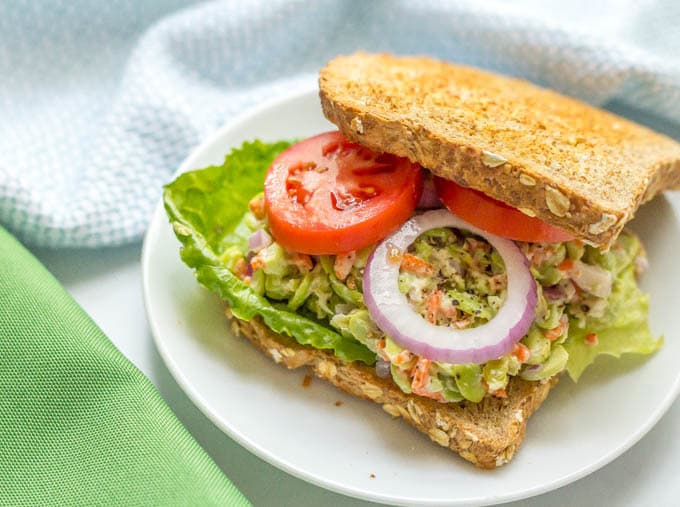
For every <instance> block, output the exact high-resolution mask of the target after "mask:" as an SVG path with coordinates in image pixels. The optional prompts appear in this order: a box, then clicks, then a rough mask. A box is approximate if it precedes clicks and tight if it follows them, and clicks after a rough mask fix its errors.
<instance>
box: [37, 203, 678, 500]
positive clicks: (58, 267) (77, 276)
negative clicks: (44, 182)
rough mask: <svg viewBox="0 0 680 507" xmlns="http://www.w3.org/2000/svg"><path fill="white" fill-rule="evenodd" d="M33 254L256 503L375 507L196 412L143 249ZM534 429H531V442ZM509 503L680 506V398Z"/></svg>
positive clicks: (138, 246) (41, 252)
mask: <svg viewBox="0 0 680 507" xmlns="http://www.w3.org/2000/svg"><path fill="white" fill-rule="evenodd" d="M676 202H677V201H676ZM33 251H34V253H35V254H36V255H37V256H38V258H39V259H40V260H42V261H43V263H44V264H45V265H46V266H47V268H48V269H49V270H50V271H51V272H52V273H53V274H54V275H55V276H56V277H57V278H58V279H59V280H60V281H61V282H62V284H63V285H64V286H65V287H66V289H67V290H68V291H69V292H70V293H71V294H72V295H73V297H74V298H75V299H76V300H77V301H78V302H79V303H80V304H81V306H82V307H83V308H84V309H85V311H86V312H88V313H89V314H90V315H91V316H92V318H93V319H94V321H95V322H96V323H97V324H98V325H99V326H100V327H101V328H102V329H103V330H104V332H105V333H106V334H107V335H108V336H109V337H110V338H111V340H112V341H113V342H114V343H115V344H116V346H117V347H118V348H119V349H120V350H121V351H122V352H123V353H124V354H125V355H126V356H127V357H128V358H129V359H130V360H131V361H132V362H133V363H134V364H135V365H137V367H139V368H140V369H141V370H142V371H143V372H144V373H145V374H146V375H147V376H148V377H149V378H150V379H151V381H152V382H153V383H154V384H155V385H156V386H157V388H158V390H159V391H160V393H161V395H162V396H163V397H164V398H165V400H166V401H167V403H168V404H169V405H170V407H171V408H172V410H173V411H174V412H175V414H176V415H177V417H178V418H179V419H180V420H181V421H182V423H183V424H184V425H185V426H186V427H187V428H188V429H189V431H190V432H191V433H192V434H193V435H194V437H195V438H196V440H198V442H199V443H200V444H201V445H202V446H203V447H204V448H205V449H206V451H207V452H208V454H210V455H211V456H212V457H213V459H214V460H215V461H216V462H217V464H218V465H219V466H220V467H221V468H222V470H224V472H225V473H226V474H227V476H229V477H230V478H231V479H232V480H233V481H234V483H235V484H236V486H238V487H239V488H240V490H241V491H242V492H243V493H244V494H245V495H246V497H248V498H249V499H250V500H251V501H252V502H253V504H255V505H256V506H260V505H276V506H285V505H295V506H322V505H334V506H335V505H337V506H359V505H371V504H369V503H367V502H362V501H359V500H355V499H351V498H348V497H344V496H342V495H338V494H336V493H331V492H329V491H325V490H323V489H321V488H319V487H316V486H313V485H311V484H307V483H306V482H304V481H302V480H300V479H297V478H295V477H292V476H290V475H288V474H287V473H285V472H282V471H280V470H278V469H277V468H275V467H273V466H271V465H269V464H268V463H266V462H264V461H262V460H261V459H259V458H258V457H256V456H254V455H252V454H250V453H249V452H248V451H246V450H245V449H243V448H242V447H241V446H240V445H238V444H237V443H235V442H234V441H232V440H231V439H230V438H229V437H228V436H226V435H225V434H224V433H222V432H221V431H220V430H219V429H218V428H216V427H215V426H214V425H213V424H212V423H211V422H210V421H209V420H208V419H207V418H206V417H205V416H203V414H202V413H201V412H199V410H198V409H197V408H196V407H194V405H193V404H192V403H191V401H190V400H189V399H188V398H187V397H186V395H185V394H184V393H183V392H182V390H181V389H180V388H179V386H178V385H177V383H176V382H175V381H174V379H173V378H172V376H171V375H170V373H169V371H168V369H167V368H166V367H165V365H164V364H163V361H162V359H161V358H160V356H159V354H158V352H157V351H156V348H155V346H154V343H153V339H152V337H151V334H150V331H149V327H148V323H147V320H146V316H145V313H144V305H143V300H142V281H141V267H140V261H139V258H140V253H141V245H140V244H137V245H131V246H127V247H121V248H113V249H103V250H55V251H50V250H40V249H37V250H36V249H34V250H33ZM678 363H679V364H680V358H678ZM651 388H653V387H651V386H650V389H651ZM584 420H587V415H584ZM593 423H596V422H595V421H594V422H593ZM530 431H531V425H530V426H529V438H530ZM507 505H512V506H518V505H526V506H532V507H538V506H589V505H598V506H647V505H650V506H651V505H653V506H658V507H665V506H669V507H670V506H678V505H680V401H676V402H675V403H674V405H673V406H672V407H671V409H670V411H669V412H668V413H667V414H666V415H665V416H664V417H663V419H662V420H661V421H660V422H659V424H658V425H656V426H655V427H654V429H653V430H652V431H651V432H650V433H649V434H648V435H647V436H646V437H644V438H643V439H642V440H641V441H640V442H639V443H638V444H637V445H635V446H634V447H633V448H632V449H631V450H629V451H628V452H626V453H625V454H624V455H623V456H621V457H620V458H618V459H617V460H615V461H614V462H613V463H611V464H610V465H608V466H606V467H604V468H603V469H601V470H599V471H597V472H595V473H593V474H592V475H590V476H588V477H586V478H584V479H581V480H579V481H577V482H575V483H573V484H571V485H568V486H565V487H563V488H561V489H559V490H556V491H554V492H551V493H546V494H544V495H541V496H538V497H534V498H533V499H530V500H525V501H522V502H515V503H511V504H507Z"/></svg>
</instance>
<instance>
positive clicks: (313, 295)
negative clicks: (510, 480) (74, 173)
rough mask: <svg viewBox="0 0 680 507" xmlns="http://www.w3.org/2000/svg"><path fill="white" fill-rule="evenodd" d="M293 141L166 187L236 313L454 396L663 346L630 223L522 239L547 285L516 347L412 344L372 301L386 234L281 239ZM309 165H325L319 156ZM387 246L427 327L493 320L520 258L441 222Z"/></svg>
mask: <svg viewBox="0 0 680 507" xmlns="http://www.w3.org/2000/svg"><path fill="white" fill-rule="evenodd" d="M286 147H288V144H287V143H276V144H264V143H260V142H255V143H245V144H244V145H243V147H241V148H240V149H236V150H234V151H233V152H232V153H231V154H230V155H229V156H228V157H227V159H226V161H225V164H224V165H223V166H213V167H210V168H207V169H204V170H201V171H193V172H191V173H186V174H184V175H181V176H179V177H178V178H177V179H176V180H175V181H174V182H173V183H171V184H170V185H168V186H167V187H166V193H165V205H166V210H167V211H168V214H169V216H170V218H171V221H172V222H173V225H174V229H175V233H176V234H177V236H178V237H179V238H180V240H182V242H183V244H184V247H183V250H182V258H183V260H184V261H185V262H186V263H187V264H189V265H190V266H191V267H193V268H195V269H196V271H197V277H198V279H199V281H200V282H201V283H202V284H203V285H205V286H206V287H208V288H209V289H211V290H213V291H215V292H217V293H218V294H219V295H220V296H221V297H223V298H224V299H226V300H227V302H228V303H229V305H230V307H231V310H232V312H233V313H234V315H235V316H236V317H238V318H243V319H246V320H249V319H250V318H253V317H256V316H258V317H260V318H262V319H263V320H264V321H265V323H266V324H267V325H268V326H269V327H270V328H272V329H273V330H275V331H277V332H282V333H284V334H288V335H290V336H292V337H294V338H295V339H296V340H297V341H298V342H300V343H302V344H305V345H309V346H312V347H315V348H323V349H329V350H331V351H332V352H333V353H335V354H336V355H338V356H339V357H341V358H343V359H345V360H348V361H354V360H359V361H363V362H365V363H367V364H374V365H375V368H376V373H377V375H378V376H380V377H382V378H390V377H391V378H392V379H393V381H394V382H395V384H396V385H398V386H399V388H400V389H401V390H402V391H404V392H406V393H414V394H416V395H420V396H424V397H427V398H432V399H434V400H437V401H439V402H442V403H447V402H461V401H464V400H467V401H470V402H479V401H481V400H482V399H483V398H484V397H485V396H495V397H499V398H503V397H505V396H506V391H505V389H506V386H507V384H508V381H509V379H510V378H511V377H513V376H519V377H521V378H523V379H525V380H531V381H545V380H546V379H549V378H550V377H552V376H554V375H557V374H559V373H561V372H562V371H567V372H568V374H569V375H570V376H571V378H572V379H574V380H577V379H578V378H579V376H580V375H581V373H582V372H583V370H584V369H585V368H586V367H587V366H588V365H589V364H591V363H592V362H593V361H594V359H595V357H596V356H597V355H599V354H610V355H614V356H619V355H620V354H622V353H624V352H637V353H651V352H653V351H654V350H656V349H657V348H658V347H659V346H660V345H661V340H660V339H657V338H655V337H653V336H652V335H651V333H650V331H649V328H648V325H647V307H648V296H647V295H645V294H643V293H642V292H641V291H640V289H639V288H638V285H637V282H636V277H637V276H638V275H639V274H640V273H641V272H642V271H643V270H644V268H645V266H646V259H645V254H644V251H643V249H642V247H641V244H640V241H639V240H638V239H637V237H636V236H634V235H633V234H631V233H629V232H625V231H624V232H623V233H622V234H621V235H620V236H619V238H618V239H617V240H616V241H615V242H614V243H613V245H612V246H611V248H610V249H609V250H608V251H606V252H604V251H600V250H599V249H597V248H595V247H592V246H588V245H585V244H584V243H583V242H581V241H580V240H578V239H572V240H569V241H562V242H557V243H546V242H521V241H514V242H511V245H512V248H515V249H518V251H519V252H521V257H522V259H523V261H524V262H525V265H526V269H528V272H529V273H530V276H531V278H532V279H533V282H532V286H533V284H534V283H535V298H536V299H535V301H536V303H535V305H533V309H532V314H531V315H532V320H531V321H530V322H527V324H526V326H525V327H526V330H525V331H524V332H523V336H522V337H521V339H519V340H514V342H513V343H512V344H511V347H510V348H509V350H507V352H505V353H504V354H502V355H500V356H497V357H493V358H491V359H489V360H485V361H483V362H462V363H460V364H455V363H451V362H446V361H439V360H435V359H434V358H432V357H430V358H428V357H425V356H424V355H422V354H419V353H417V352H416V351H414V350H411V349H410V348H409V346H407V345H405V344H404V343H403V342H402V343H401V344H400V343H399V340H397V339H396V337H395V336H390V335H388V333H386V332H384V331H383V330H382V329H381V327H383V328H384V327H385V326H379V325H378V323H376V320H375V319H374V318H373V317H372V313H371V311H370V308H369V307H368V306H367V303H366V299H365V293H364V291H365V290H368V289H367V287H365V275H366V269H367V265H368V263H369V262H370V259H371V257H372V254H373V253H374V250H375V249H376V246H377V245H378V244H380V241H379V242H374V243H372V244H369V245H365V246H362V247H361V248H357V249H352V250H349V251H346V252H343V253H337V254H315V253H300V252H296V251H293V250H291V249H290V248H286V247H284V246H283V245H281V243H280V242H279V241H277V239H275V236H276V235H275V234H273V232H272V230H271V228H270V221H269V220H268V213H267V211H268V210H267V201H266V199H265V196H264V195H263V194H262V179H263V176H264V172H265V171H266V168H267V167H268V166H269V165H270V163H271V161H272V160H273V158H274V157H275V156H277V155H278V154H279V153H280V152H281V151H283V150H284V149H285V148H286ZM253 167H256V168H257V171H256V170H253ZM303 170H304V171H307V170H310V171H316V172H318V168H317V167H312V166H311V165H310V166H306V167H305V168H303ZM258 171H259V173H258ZM298 173H299V171H298ZM303 176H305V177H307V174H306V173H304V174H303ZM312 176H314V175H310V176H309V177H310V178H311V177H312ZM299 188H300V187H295V192H296V194H295V197H296V199H299V195H300V194H299V193H297V192H299V191H300V190H299ZM362 188H363V191H364V192H366V191H367V190H366V188H369V187H368V186H367V185H364V186H363V187H362ZM369 190H370V188H369ZM225 196H229V198H230V200H231V202H232V205H231V206H230V207H229V209H225V207H224V206H223V202H224V198H225ZM336 205H337V204H336ZM428 213H435V212H432V211H424V210H413V211H412V212H411V216H412V217H419V216H424V215H426V214H428ZM440 213H444V211H443V210H442V211H441V212H440ZM446 213H448V212H446ZM385 241H389V238H387V239H386V240H385ZM504 241H507V242H508V243H510V241H508V240H504ZM386 248H387V252H388V253H387V259H386V260H385V263H386V265H389V264H391V265H395V266H398V280H397V281H396V283H397V286H398V291H399V293H400V294H401V296H403V298H405V300H406V302H407V304H408V306H409V307H410V308H411V309H412V310H413V311H414V312H415V314H417V317H418V318H420V319H422V320H423V321H424V322H425V323H427V324H428V325H432V326H436V327H437V328H448V329H450V330H451V331H452V332H454V331H455V332H465V331H466V330H471V329H475V328H482V327H483V326H485V325H486V324H487V323H489V322H492V321H493V319H494V317H495V316H496V315H498V314H499V311H500V310H501V309H502V308H503V307H504V305H506V303H508V301H507V300H508V298H509V292H508V279H509V273H508V269H509V268H507V267H506V262H505V261H504V258H503V256H502V255H501V254H500V253H499V251H498V250H497V249H496V248H495V247H494V246H493V245H492V244H491V243H490V241H488V240H487V239H486V238H485V237H483V236H481V235H479V234H475V233H472V232H470V231H469V230H466V229H465V228H462V227H432V228H428V229H427V230H424V231H423V232H422V233H420V234H418V235H417V237H415V239H414V240H413V241H412V242H410V243H409V245H408V247H407V248H400V247H398V246H394V245H391V244H390V243H389V242H388V243H386ZM520 264H521V263H520ZM513 269H514V268H513ZM531 291H534V289H533V288H532V289H531ZM532 301H533V300H532ZM369 306H370V305H369ZM525 320H526V319H525Z"/></svg>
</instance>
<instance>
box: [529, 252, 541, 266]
mask: <svg viewBox="0 0 680 507" xmlns="http://www.w3.org/2000/svg"><path fill="white" fill-rule="evenodd" d="M541 264H543V252H533V254H532V255H531V265H532V266H535V267H538V266H540V265H541Z"/></svg>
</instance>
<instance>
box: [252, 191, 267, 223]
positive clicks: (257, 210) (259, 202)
mask: <svg viewBox="0 0 680 507" xmlns="http://www.w3.org/2000/svg"><path fill="white" fill-rule="evenodd" d="M248 208H249V209H250V211H251V213H252V214H253V215H254V216H255V218H257V219H258V220H262V219H263V218H264V216H265V208H264V197H263V196H261V195H260V196H258V197H254V198H253V199H251V200H250V202H249V203H248Z"/></svg>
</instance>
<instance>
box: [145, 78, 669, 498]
mask: <svg viewBox="0 0 680 507" xmlns="http://www.w3.org/2000/svg"><path fill="white" fill-rule="evenodd" d="M330 128H332V126H331V125H330V124H329V123H328V122H327V121H326V120H325V119H324V117H323V115H322V114H321V110H320V107H319V100H318V96H317V91H316V90H310V91H309V92H306V93H302V94H297V95H295V96H292V97H289V98H286V99H284V100H278V101H276V102H273V103H270V104H266V105H264V106H262V107H260V108H258V109H257V110H255V111H253V112H251V113H249V114H247V115H245V116H242V117H241V118H239V119H238V120H237V121H234V122H233V123H231V124H230V125H228V126H226V127H224V128H222V129H221V130H219V131H218V132H217V133H216V134H215V135H214V136H213V137H212V138H211V139H209V140H208V141H206V142H205V143H203V144H202V145H201V146H200V147H199V148H198V149H197V150H196V151H195V152H194V153H193V155H191V156H190V157H189V158H188V159H187V160H186V161H185V162H184V164H182V167H181V168H180V172H184V171H188V170H191V169H197V168H201V167H205V166H208V165H211V164H220V163H222V161H223V159H224V156H225V154H226V153H227V152H228V151H229V150H230V149H231V148H232V147H234V146H237V145H240V143H241V142H243V141H244V140H251V139H255V138H259V139H262V140H265V141H274V140H279V139H290V138H295V137H303V136H308V135H311V134H314V133H318V132H322V131H325V130H329V129H330ZM225 205H228V203H225ZM633 229H635V230H636V231H637V232H638V233H639V234H640V235H641V236H642V238H643V240H644V243H645V245H646V247H647V249H648V253H649V260H650V266H651V267H650V269H649V271H648V272H647V273H646V274H645V275H644V279H643V281H642V284H643V286H644V289H645V290H647V291H649V292H650V293H651V294H652V300H651V325H652V330H653V331H654V333H656V334H664V335H665V337H666V343H665V345H664V347H663V348H662V349H661V350H660V351H659V352H658V353H657V354H655V355H653V356H651V357H637V356H627V357H624V358H623V359H621V360H615V359H613V358H608V357H607V358H600V359H599V360H598V361H597V362H596V364H595V365H594V366H593V367H591V368H590V369H589V370H587V371H586V373H585V374H584V375H583V378H582V379H581V381H580V382H579V383H578V384H574V383H572V382H571V381H570V380H569V379H568V378H566V377H565V378H563V379H562V381H561V382H560V384H559V385H558V386H557V387H556V388H555V389H554V391H553V392H552V393H551V394H550V396H549V397H548V400H547V401H546V402H545V404H544V405H543V407H541V409H540V410H539V411H538V412H537V413H536V414H535V416H534V417H533V418H532V419H531V420H530V422H529V426H528V430H527V435H526V440H525V442H524V444H523V446H522V448H521V449H520V450H519V451H518V453H517V455H516V456H515V459H514V460H513V461H511V462H510V463H509V464H508V465H506V466H504V467H502V468H499V469H497V470H494V471H482V470H478V469H476V468H475V467H474V466H472V465H470V464H469V463H467V462H466V461H463V460H462V459H460V458H459V457H458V456H457V455H455V454H453V453H452V452H451V451H449V450H447V449H444V448H442V447H440V446H438V445H436V444H434V443H432V442H431V441H429V439H427V438H426V437H425V436H423V435H422V434H421V433H419V432H417V431H416V430H414V429H412V428H410V427H409V426H408V425H407V424H405V423H403V422H401V421H400V420H393V419H392V418H391V417H390V416H389V415H388V414H387V413H385V412H384V411H383V410H382V409H381V408H380V407H379V406H378V405H375V404H373V403H370V402H367V401H363V400H359V399H356V398H352V397H350V396H348V395H346V394H344V393H343V392H341V391H339V390H337V389H336V388H334V387H333V386H331V385H330V384H326V383H325V382H322V381H318V380H315V381H314V382H312V385H311V386H310V387H308V388H303V387H302V386H301V381H302V378H303V375H304V372H302V371H288V370H286V369H285V368H283V367H281V366H278V365H276V364H274V363H273V362H272V361H270V360H269V359H267V358H265V357H264V356H263V355H262V354H261V353H260V352H259V351H257V350H256V349H255V348H254V347H252V346H251V345H250V344H249V343H248V342H247V341H246V340H245V339H242V338H237V337H234V336H233V335H232V334H231V333H230V330H229V327H228V325H227V322H226V319H225V318H224V304H223V303H222V302H220V301H219V300H218V298H217V297H216V296H214V295H213V294H211V293H209V292H208V291H207V290H205V289H203V288H201V287H199V286H198V284H197V283H196V281H195V279H194V277H193V274H192V272H191V271H190V270H189V269H188V268H187V267H186V266H185V265H184V264H182V262H181V261H180V258H179V252H178V250H179V242H178V241H177V240H176V239H175V237H174V236H173V233H172V230H171V227H170V226H169V225H168V220H167V218H166V215H165V213H164V211H163V209H162V206H160V205H159V206H158V209H157V210H156V212H155V215H154V217H153V221H152V222H151V226H150V228H149V231H148V233H147V236H146V240H145V243H144V251H143V258H142V269H143V277H144V296H145V303H146V310H147V314H148V318H149V322H150V324H151V329H152V332H153V335H154V337H155V340H156V345H157V347H158V350H159V351H160V354H161V356H162V357H163V359H164V360H165V362H166V364H167V366H168V368H169V369H170V371H171V372H172V374H173V375H174V377H175V379H176V380H177V382H178V383H179V385H180V386H181V387H182V389H184V391H185V392H186V393H187V395H188V396H189V397H190V398H191V399H192V400H193V402H194V403H195V404H196V405H197V406H198V407H199V409H200V410H202V411H203V412H204V413H205V414H206V415H207V416H208V417H209V418H210V419H211V420H212V421H213V422H214V423H215V424H216V425H217V426H218V427H219V428H221V429H222V430H223V431H224V432H225V433H227V434H228V435H229V436H230V437H232V438H233V439H235V440H236V441H237V442H239V443H240V444H241V445H243V446H244V447H246V448H247V449H249V450H250V451H252V452H253V453H255V454H256V455H257V456H259V457H261V458H262V459H264V460H266V461H268V462H269V463H271V464H273V465H275V466H277V467H279V468H281V469H283V470H285V471H287V472H289V473H290V474H293V475H295V476H297V477H300V478H301V479H304V480H307V481H309V482H312V483H314V484H316V485H319V486H322V487H324V488H328V489H330V490H333V491H336V492H340V493H344V494H346V495H350V496H354V497H358V498H363V499H366V500H373V501H377V502H384V503H391V504H400V505H488V504H493V503H500V502H506V501H511V500H517V499H521V498H526V497H529V496H533V495H537V494H540V493H544V492H546V491H550V490H552V489H555V488H558V487H560V486H563V485H565V484H568V483H570V482H572V481H574V480H576V479H578V478H580V477H583V476H584V475H586V474H589V473H591V472H593V471H595V470H597V469H598V468H600V467H602V466H603V465H605V464H607V463H609V462H610V461H612V460H613V459H614V458H616V457H617V456H619V455H620V454H621V453H622V452H624V451H625V450H626V449H628V448H629V447H631V446H632V445H633V444H634V443H635V442H637V441H638V440H639V439H640V438H641V437H642V436H643V435H644V434H645V433H646V432H647V431H649V429H650V428H651V427H652V426H653V425H654V423H656V422H657V421H658V420H659V418H660V417H661V416H662V415H663V413H664V412H665V411H666V409H667V408H668V407H669V406H670V404H671V403H672V401H673V400H674V399H675V397H676V395H677V394H678V391H679V390H680V369H679V368H678V358H680V336H679V333H678V330H679V329H680V312H679V311H678V308H680V298H679V296H678V295H679V294H680V291H678V290H677V288H676V287H675V282H677V281H678V280H680V263H678V262H677V260H676V255H677V252H680V224H679V222H678V219H677V217H676V216H675V214H674V212H673V209H672V207H671V205H670V204H669V203H668V201H666V200H665V199H664V198H657V199H655V200H654V201H653V202H652V203H649V204H647V205H645V206H644V207H643V209H642V210H641V211H640V213H639V216H638V217H637V218H636V219H635V221H634V223H633ZM337 401H342V402H343V404H341V406H336V402H337Z"/></svg>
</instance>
